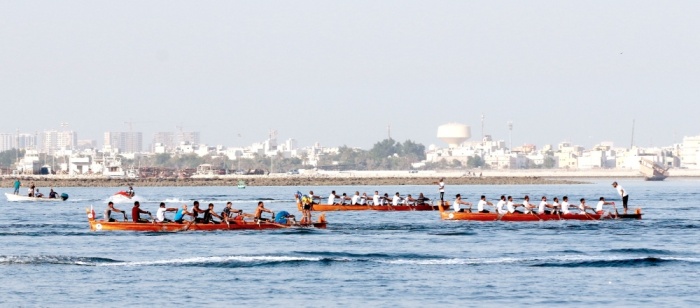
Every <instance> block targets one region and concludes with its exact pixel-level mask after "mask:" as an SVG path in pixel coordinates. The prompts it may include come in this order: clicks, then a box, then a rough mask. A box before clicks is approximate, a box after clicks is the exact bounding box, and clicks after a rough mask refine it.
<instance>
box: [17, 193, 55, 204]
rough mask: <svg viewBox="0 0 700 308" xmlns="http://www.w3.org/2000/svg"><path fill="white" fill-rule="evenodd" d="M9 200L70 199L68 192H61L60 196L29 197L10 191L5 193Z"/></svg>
mask: <svg viewBox="0 0 700 308" xmlns="http://www.w3.org/2000/svg"><path fill="white" fill-rule="evenodd" d="M5 197H7V201H12V202H17V201H53V202H57V201H66V199H68V194H65V193H64V194H61V197H60V198H47V197H27V196H22V195H15V194H10V193H5Z"/></svg>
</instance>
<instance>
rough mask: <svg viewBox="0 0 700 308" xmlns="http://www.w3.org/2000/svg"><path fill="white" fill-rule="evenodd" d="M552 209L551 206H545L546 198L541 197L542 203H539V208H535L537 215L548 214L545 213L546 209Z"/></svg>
mask: <svg viewBox="0 0 700 308" xmlns="http://www.w3.org/2000/svg"><path fill="white" fill-rule="evenodd" d="M548 207H552V206H551V205H549V204H547V197H545V196H542V201H540V206H539V207H538V208H537V214H549V213H547V210H546V208H548Z"/></svg>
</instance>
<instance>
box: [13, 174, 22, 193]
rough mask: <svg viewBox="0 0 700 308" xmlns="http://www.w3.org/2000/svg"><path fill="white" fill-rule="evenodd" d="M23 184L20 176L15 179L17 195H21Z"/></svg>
mask: <svg viewBox="0 0 700 308" xmlns="http://www.w3.org/2000/svg"><path fill="white" fill-rule="evenodd" d="M20 186H22V182H20V181H19V178H17V179H16V180H15V192H14V194H15V195H19V187H20Z"/></svg>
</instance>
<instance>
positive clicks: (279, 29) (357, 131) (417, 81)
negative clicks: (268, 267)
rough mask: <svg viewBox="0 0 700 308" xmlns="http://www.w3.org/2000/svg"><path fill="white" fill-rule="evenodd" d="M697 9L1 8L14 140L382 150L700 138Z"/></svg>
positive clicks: (615, 5) (96, 4)
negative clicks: (401, 145)
mask: <svg viewBox="0 0 700 308" xmlns="http://www.w3.org/2000/svg"><path fill="white" fill-rule="evenodd" d="M699 13H700V2H698V1H608V0H605V1H406V0H402V1H376V0H371V1H361V0H360V1H327V0H324V1H265V0H260V1H173V0H169V1H92V0H90V1H70V0H67V1H26V0H21V1H0V106H2V112H1V114H2V115H3V117H2V119H1V120H0V132H5V133H14V132H15V131H16V130H17V129H19V130H20V131H22V132H33V131H43V130H52V129H59V130H60V129H61V126H60V125H61V123H68V128H69V129H72V130H75V131H77V132H78V138H79V139H95V140H98V143H99V144H101V143H102V139H103V134H104V132H106V131H129V130H130V129H132V130H133V131H141V132H143V133H144V146H146V145H147V144H149V143H150V142H151V140H152V136H153V133H154V132H157V131H173V132H174V131H177V128H176V127H177V126H181V127H182V128H183V130H185V131H199V132H201V136H202V141H203V142H205V143H208V144H210V145H227V146H243V145H247V144H250V143H252V142H258V141H262V140H265V139H266V138H267V136H268V134H269V131H270V130H273V129H274V130H277V132H278V138H279V140H280V141H281V140H285V139H288V138H294V139H296V140H297V141H298V144H299V145H300V146H308V145H311V144H313V143H315V142H319V143H320V144H321V145H323V146H331V147H332V146H341V145H347V146H351V147H360V148H365V149H369V148H371V147H372V145H373V144H374V143H376V142H378V141H380V140H382V139H385V138H386V137H387V136H388V129H387V128H388V126H390V127H391V137H392V138H394V139H395V140H399V141H403V140H407V139H410V140H413V141H416V142H420V143H423V144H425V145H430V144H436V145H438V146H446V144H445V143H443V142H441V141H440V140H439V139H437V136H436V135H437V128H438V126H440V125H442V124H445V123H450V122H457V123H463V124H467V125H470V126H471V131H472V138H471V140H478V139H480V136H481V115H484V118H485V121H484V127H485V128H484V133H485V134H490V135H492V136H493V137H494V139H503V140H508V134H509V131H508V127H507V123H508V121H512V122H513V131H512V142H513V145H514V146H517V145H521V144H525V143H531V144H536V145H538V146H542V145H544V144H554V145H556V144H557V143H559V142H561V141H570V142H572V143H574V144H579V145H583V146H592V145H594V144H597V143H598V142H600V141H611V142H614V144H615V145H616V146H629V145H630V143H631V140H632V127H633V121H634V123H635V124H634V143H635V145H638V146H660V145H661V146H663V145H671V144H673V143H679V142H681V141H682V138H683V136H695V135H700V124H699V123H700V121H697V120H696V119H695V118H694V116H693V114H695V115H698V114H700V112H699V111H700V107H699V106H698V98H699V97H700V87H698V85H700V56H699V55H700V35H698V30H699V29H700V19H699V18H697V16H698V14H699Z"/></svg>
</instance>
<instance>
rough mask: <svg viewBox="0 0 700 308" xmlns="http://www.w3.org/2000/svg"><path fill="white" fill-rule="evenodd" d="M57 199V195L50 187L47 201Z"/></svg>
mask: <svg viewBox="0 0 700 308" xmlns="http://www.w3.org/2000/svg"><path fill="white" fill-rule="evenodd" d="M56 198H58V193H57V192H56V191H55V190H53V187H51V191H50V192H49V199H56Z"/></svg>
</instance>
